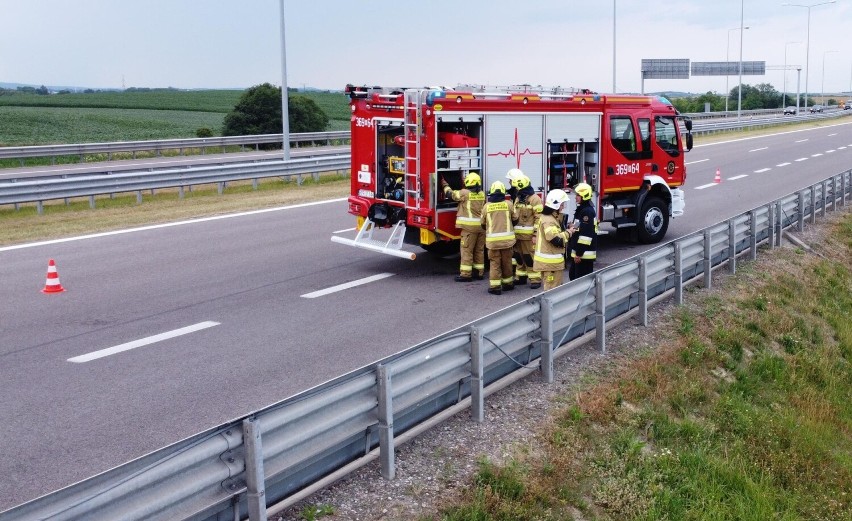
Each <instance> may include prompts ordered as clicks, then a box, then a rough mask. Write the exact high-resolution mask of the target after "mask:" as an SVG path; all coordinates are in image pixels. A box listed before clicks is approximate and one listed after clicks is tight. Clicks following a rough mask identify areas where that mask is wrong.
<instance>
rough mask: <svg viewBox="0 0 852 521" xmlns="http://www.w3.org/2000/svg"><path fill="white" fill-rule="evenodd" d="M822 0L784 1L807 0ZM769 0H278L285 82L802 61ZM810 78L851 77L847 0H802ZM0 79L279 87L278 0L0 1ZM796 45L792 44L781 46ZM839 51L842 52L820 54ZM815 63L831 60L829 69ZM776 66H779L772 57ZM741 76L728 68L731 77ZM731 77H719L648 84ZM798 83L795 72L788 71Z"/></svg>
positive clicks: (836, 81) (800, 18)
mask: <svg viewBox="0 0 852 521" xmlns="http://www.w3.org/2000/svg"><path fill="white" fill-rule="evenodd" d="M820 1H825V0H812V1H800V2H796V0H792V3H801V4H802V5H813V4H816V3H820ZM782 3H783V2H782V1H781V0H778V1H773V0H715V1H708V0H673V1H667V2H658V1H654V0H616V1H615V2H613V1H609V0H596V1H589V0H584V1H572V0H561V1H559V0H536V1H522V0H418V1H412V0H395V1H376V0H347V1H342V0H309V1H305V0H284V10H285V13H284V19H285V29H286V50H287V84H288V85H289V86H290V87H302V86H312V87H317V88H322V89H342V88H343V86H344V85H345V84H347V83H354V84H362V85H363V84H370V85H383V86H408V87H410V86H426V85H450V86H452V85H457V84H459V83H475V84H486V85H506V84H517V83H529V84H533V85H544V86H557V85H558V86H562V87H577V88H590V89H592V90H594V91H598V92H610V91H612V90H613V5H614V4H615V7H616V9H615V11H616V12H615V18H614V19H615V27H616V38H615V44H616V45H615V47H616V49H615V63H616V70H615V90H616V91H618V92H639V91H640V89H641V76H640V66H641V60H642V59H643V58H654V59H663V58H666V59H668V58H688V59H690V60H692V61H725V60H726V59H727V56H726V55H728V54H729V55H730V60H731V61H737V60H738V59H739V52H740V45H739V44H740V31H739V27H740V11H741V5H742V6H743V12H744V15H743V25H744V26H749V27H750V28H749V29H747V30H745V31H743V51H742V59H743V60H744V61H752V60H760V61H765V62H766V65H767V69H769V70H767V74H766V75H765V76H743V82H744V83H746V84H750V85H754V84H758V83H771V84H772V85H773V86H775V88H776V89H777V90H779V91H781V90H782V89H783V82H784V74H783V72H782V70H781V68H782V67H783V65H784V63H785V50H786V63H787V64H788V65H799V66H802V67H803V70H802V74H801V90H802V91H804V89H805V80H806V78H805V70H804V69H805V61H806V60H805V52H806V45H805V43H806V40H807V29H808V23H807V20H808V11H809V9H807V8H805V7H786V6H782ZM810 13H811V22H810V74H809V80H808V86H809V90H810V91H811V92H813V93H817V94H818V93H820V92H821V91H822V89H823V88H824V89H825V92H827V93H828V92H840V91H845V92H849V91H850V90H852V36H850V33H852V0H837V2H836V3H834V4H828V5H820V6H817V7H813V8H811V9H810ZM0 21H2V30H0V82H7V83H25V84H33V85H67V86H82V87H93V88H120V87H122V86H125V87H177V88H202V87H208V88H246V87H249V86H251V85H256V84H258V83H263V82H270V83H274V84H276V85H280V84H281V81H282V75H281V33H280V30H281V14H280V0H241V1H238V0H27V1H22V0H0ZM788 42H800V43H788ZM827 51H837V52H827ZM823 63H824V64H825V71H823ZM773 69H774V70H773ZM736 82H737V78H736V77H730V78H729V79H728V85H729V86H730V87H731V88H733V87H734V86H735V85H736ZM725 89H726V81H725V77H724V76H721V77H706V76H693V77H692V78H690V79H688V80H646V81H645V91H646V92H652V91H659V90H681V91H689V92H707V91H715V92H719V93H723V92H724V91H725ZM787 90H788V91H790V92H795V90H796V73H795V72H794V71H791V72H789V73H788V75H787Z"/></svg>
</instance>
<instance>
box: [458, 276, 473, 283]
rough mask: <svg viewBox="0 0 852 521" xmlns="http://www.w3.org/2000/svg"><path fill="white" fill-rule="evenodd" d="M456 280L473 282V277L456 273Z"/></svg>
mask: <svg viewBox="0 0 852 521" xmlns="http://www.w3.org/2000/svg"><path fill="white" fill-rule="evenodd" d="M455 280H456V282H473V278H472V277H471V276H470V275H456V279H455Z"/></svg>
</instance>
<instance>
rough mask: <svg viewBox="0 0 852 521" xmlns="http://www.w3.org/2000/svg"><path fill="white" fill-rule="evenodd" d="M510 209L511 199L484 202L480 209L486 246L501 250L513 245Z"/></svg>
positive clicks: (513, 235) (513, 234) (513, 232)
mask: <svg viewBox="0 0 852 521" xmlns="http://www.w3.org/2000/svg"><path fill="white" fill-rule="evenodd" d="M512 211H513V208H512V202H511V201H500V202H496V203H486V204H485V207H484V208H483V209H482V226H484V227H485V245H486V246H487V247H488V248H490V249H492V250H501V249H503V248H511V247H512V246H514V245H515V230H514V228H513V227H512Z"/></svg>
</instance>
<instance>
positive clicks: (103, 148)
mask: <svg viewBox="0 0 852 521" xmlns="http://www.w3.org/2000/svg"><path fill="white" fill-rule="evenodd" d="M282 139H283V134H259V135H255V136H227V137H209V138H192V139H158V140H152V141H116V142H111V143H79V144H71V145H39V146H26V147H0V159H21V160H22V161H23V159H25V158H30V157H51V158H56V157H59V156H73V155H78V156H80V157H81V158H85V156H86V155H88V154H107V157H108V159H112V154H115V153H118V152H132V153H133V157H134V158H135V157H136V152H142V151H147V152H156V153H157V155H160V153H161V152H163V151H165V150H178V151H180V153H181V155H183V151H184V150H187V149H192V148H200V149H201V150H202V153H203V152H204V151H205V150H206V149H208V148H214V147H218V148H221V149H222V150H223V151H224V150H225V149H226V148H227V147H229V146H240V147H244V146H246V145H254V146H255V148H257V146H258V145H261V144H268V143H278V144H280V143H281V141H282ZM347 140H349V131H348V130H342V131H335V132H300V133H296V134H290V142H291V143H308V142H325V143H327V144H331V142H332V141H347Z"/></svg>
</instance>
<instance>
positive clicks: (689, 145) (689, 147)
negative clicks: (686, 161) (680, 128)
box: [686, 134, 692, 152]
mask: <svg viewBox="0 0 852 521" xmlns="http://www.w3.org/2000/svg"><path fill="white" fill-rule="evenodd" d="M690 150H692V134H687V135H686V151H687V152H689V151H690Z"/></svg>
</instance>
